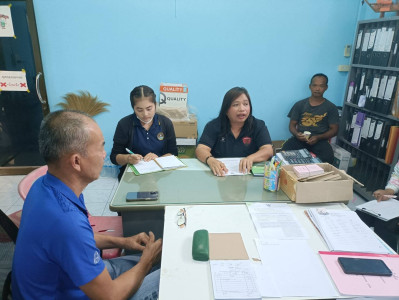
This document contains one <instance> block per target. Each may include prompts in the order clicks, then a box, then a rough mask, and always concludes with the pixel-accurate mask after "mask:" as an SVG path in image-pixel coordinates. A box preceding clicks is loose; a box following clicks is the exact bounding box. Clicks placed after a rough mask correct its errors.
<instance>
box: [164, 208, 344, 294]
mask: <svg viewBox="0 0 399 300" xmlns="http://www.w3.org/2000/svg"><path fill="white" fill-rule="evenodd" d="M289 205H290V206H291V207H292V209H293V211H294V213H295V215H296V217H297V218H298V220H299V222H300V223H301V224H302V226H303V227H304V228H305V230H306V231H307V232H308V234H309V240H308V243H309V245H310V247H311V248H312V249H314V250H315V252H317V251H328V248H327V246H326V244H325V243H324V240H323V239H322V237H321V236H320V234H319V233H318V231H317V230H316V228H315V227H314V226H313V224H312V223H311V222H310V220H309V219H308V218H307V216H306V215H305V214H304V210H305V209H307V208H311V207H316V206H318V207H327V208H331V209H348V208H347V207H346V205H344V204H341V203H337V204H322V205H305V204H289ZM182 207H185V209H186V213H187V226H186V227H185V228H179V227H178V226H177V224H176V214H177V211H178V210H179V209H180V208H182ZM198 229H206V230H208V232H211V233H223V232H240V233H241V235H242V238H243V241H244V244H245V248H246V250H247V252H248V255H249V257H250V258H257V259H259V254H258V251H257V248H256V245H255V242H254V239H255V238H257V237H258V235H257V233H256V230H255V227H254V225H253V222H252V220H251V217H250V214H249V212H248V209H247V206H246V205H245V204H236V205H227V204H225V205H188V206H167V207H165V224H164V234H163V235H164V239H163V249H162V264H161V283H160V294H159V300H180V299H181V300H186V299H190V300H207V299H213V290H212V281H211V271H210V266H209V262H199V261H194V260H193V259H192V256H191V247H192V236H193V233H194V231H196V230H198ZM342 298H348V297H342ZM265 299H268V300H272V299H316V298H310V297H306V298H305V297H296V298H294V297H290V298H287V297H285V298H265ZM317 299H320V298H317ZM325 299H328V298H325Z"/></svg>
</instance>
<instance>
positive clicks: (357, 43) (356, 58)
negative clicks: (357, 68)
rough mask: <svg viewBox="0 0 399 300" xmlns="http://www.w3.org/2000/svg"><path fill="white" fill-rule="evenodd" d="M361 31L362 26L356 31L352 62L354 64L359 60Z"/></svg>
mask: <svg viewBox="0 0 399 300" xmlns="http://www.w3.org/2000/svg"><path fill="white" fill-rule="evenodd" d="M363 31H364V30H363V28H361V29H359V32H358V33H357V40H356V47H355V53H354V55H353V63H354V64H358V63H359V61H360V53H361V51H362V40H363Z"/></svg>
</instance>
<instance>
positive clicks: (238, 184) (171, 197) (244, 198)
mask: <svg viewBox="0 0 399 300" xmlns="http://www.w3.org/2000/svg"><path fill="white" fill-rule="evenodd" d="M182 161H183V162H184V163H185V164H186V165H187V167H185V168H181V169H177V170H171V171H162V172H156V173H150V174H144V175H139V176H137V175H135V174H134V173H133V172H129V171H128V170H129V169H130V168H126V170H125V173H124V174H123V176H122V178H121V181H120V183H119V186H118V188H117V190H116V192H115V195H114V197H113V198H112V201H111V203H110V210H111V211H129V210H137V209H154V208H159V207H164V206H166V205H184V204H222V203H225V204H229V203H231V204H232V203H245V202H260V201H271V202H276V201H277V202H291V201H290V200H289V198H288V197H287V196H286V195H285V194H284V192H283V191H278V192H269V191H266V190H264V189H263V177H255V176H253V175H252V174H249V175H243V176H226V177H217V176H214V175H213V173H212V172H211V171H210V169H209V168H208V166H206V165H205V164H203V163H201V162H200V161H199V160H197V159H182ZM141 191H158V192H159V199H158V200H155V201H133V202H126V193H127V192H141Z"/></svg>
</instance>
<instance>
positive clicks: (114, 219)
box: [9, 165, 123, 259]
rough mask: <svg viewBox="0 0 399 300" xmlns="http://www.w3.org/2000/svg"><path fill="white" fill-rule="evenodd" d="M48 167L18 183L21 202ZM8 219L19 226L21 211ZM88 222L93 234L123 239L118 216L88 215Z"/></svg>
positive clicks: (114, 253) (109, 253)
mask: <svg viewBox="0 0 399 300" xmlns="http://www.w3.org/2000/svg"><path fill="white" fill-rule="evenodd" d="M47 170H48V167H47V165H46V166H42V167H40V168H37V169H35V170H33V171H32V172H30V173H29V174H27V175H26V176H25V177H24V178H22V180H21V181H20V183H19V184H18V193H19V195H20V196H21V198H22V200H24V201H25V199H26V196H27V195H28V192H29V190H30V188H31V186H32V184H33V183H34V182H35V181H36V179H38V178H39V177H41V176H43V175H45V174H46V173H47ZM9 217H10V219H12V220H13V222H14V223H15V224H16V225H17V226H19V223H20V221H21V211H17V212H15V213H13V214H11V215H10V216H9ZM89 222H90V225H91V227H92V228H93V231H94V232H97V233H101V234H105V235H110V236H116V237H123V227H122V217H119V216H92V215H90V213H89ZM121 253H122V249H119V248H115V249H104V250H103V251H102V257H103V258H104V259H110V258H114V257H118V256H120V255H121Z"/></svg>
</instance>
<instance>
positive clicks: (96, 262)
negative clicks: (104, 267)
mask: <svg viewBox="0 0 399 300" xmlns="http://www.w3.org/2000/svg"><path fill="white" fill-rule="evenodd" d="M99 261H100V253H98V251H96V252H94V264H95V265H96V264H98V262H99Z"/></svg>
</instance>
